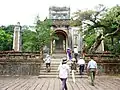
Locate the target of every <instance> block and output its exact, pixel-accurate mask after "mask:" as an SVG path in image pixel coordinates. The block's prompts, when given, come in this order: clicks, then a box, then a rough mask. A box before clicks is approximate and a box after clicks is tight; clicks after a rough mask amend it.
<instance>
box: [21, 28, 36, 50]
mask: <svg viewBox="0 0 120 90" xmlns="http://www.w3.org/2000/svg"><path fill="white" fill-rule="evenodd" d="M35 37H36V34H35V32H34V31H31V30H29V29H26V30H24V31H23V34H22V43H23V45H22V49H23V51H27V52H28V51H38V46H37V45H36V43H37V41H36V38H35Z"/></svg>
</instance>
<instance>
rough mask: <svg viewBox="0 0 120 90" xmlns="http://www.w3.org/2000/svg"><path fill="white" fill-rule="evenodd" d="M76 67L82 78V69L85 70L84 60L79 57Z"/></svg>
mask: <svg viewBox="0 0 120 90" xmlns="http://www.w3.org/2000/svg"><path fill="white" fill-rule="evenodd" d="M78 65H79V72H80V75H81V77H82V75H83V72H84V68H85V60H84V59H83V58H82V57H80V59H78Z"/></svg>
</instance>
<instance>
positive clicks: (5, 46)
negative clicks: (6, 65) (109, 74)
mask: <svg viewBox="0 0 120 90" xmlns="http://www.w3.org/2000/svg"><path fill="white" fill-rule="evenodd" d="M11 43H12V35H10V34H9V33H6V32H5V31H4V30H2V29H1V28H0V51H6V50H12V45H11Z"/></svg>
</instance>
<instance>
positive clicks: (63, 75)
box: [58, 58, 70, 90]
mask: <svg viewBox="0 0 120 90" xmlns="http://www.w3.org/2000/svg"><path fill="white" fill-rule="evenodd" d="M66 63H67V59H66V58H63V59H62V64H60V65H59V67H58V71H59V78H60V80H61V82H62V90H68V88H67V84H66V81H67V78H68V75H69V72H70V68H69V66H68V65H67V64H66Z"/></svg>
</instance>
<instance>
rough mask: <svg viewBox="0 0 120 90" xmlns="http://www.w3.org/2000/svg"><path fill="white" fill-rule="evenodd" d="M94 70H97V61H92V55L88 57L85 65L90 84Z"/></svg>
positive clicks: (93, 77) (93, 78) (93, 76)
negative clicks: (88, 59)
mask: <svg viewBox="0 0 120 90" xmlns="http://www.w3.org/2000/svg"><path fill="white" fill-rule="evenodd" d="M96 70H97V63H96V62H95V61H94V59H93V57H90V61H89V62H88V65H87V71H88V72H90V77H91V84H92V86H94V80H95V74H96Z"/></svg>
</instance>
